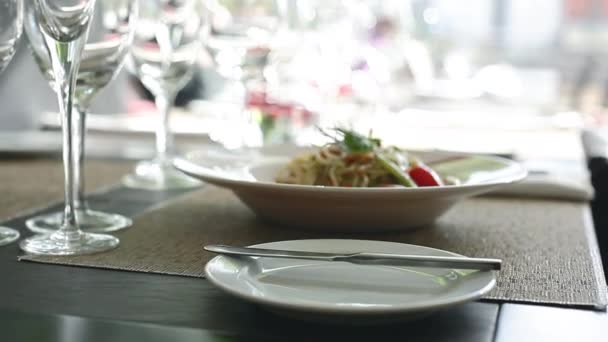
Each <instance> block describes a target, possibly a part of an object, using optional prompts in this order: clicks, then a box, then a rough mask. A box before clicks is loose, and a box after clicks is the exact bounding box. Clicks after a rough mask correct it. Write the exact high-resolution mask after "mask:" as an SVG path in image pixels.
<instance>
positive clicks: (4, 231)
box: [0, 227, 19, 246]
mask: <svg viewBox="0 0 608 342" xmlns="http://www.w3.org/2000/svg"><path fill="white" fill-rule="evenodd" d="M17 239H19V232H18V231H16V230H14V229H11V228H7V227H0V246H4V245H8V244H9V243H11V242H15V241H16V240H17Z"/></svg>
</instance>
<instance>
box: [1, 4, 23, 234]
mask: <svg viewBox="0 0 608 342" xmlns="http://www.w3.org/2000/svg"><path fill="white" fill-rule="evenodd" d="M22 27H23V3H22V2H21V0H8V1H2V2H0V73H2V71H3V70H4V69H5V68H6V66H7V65H8V63H9V62H10V61H11V59H12V58H13V56H14V55H15V50H16V45H17V42H18V41H19V37H20V36H21V31H22ZM17 239H19V232H18V231H16V230H14V229H12V228H8V227H0V246H4V245H7V244H9V243H11V242H14V241H16V240H17Z"/></svg>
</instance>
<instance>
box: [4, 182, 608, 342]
mask: <svg viewBox="0 0 608 342" xmlns="http://www.w3.org/2000/svg"><path fill="white" fill-rule="evenodd" d="M180 194H181V193H179V192H173V193H171V192H167V193H158V192H157V193H154V192H147V191H136V190H129V189H124V188H116V189H112V190H110V191H109V192H105V193H101V194H96V195H93V196H92V197H91V204H92V206H94V207H95V208H98V209H102V210H109V211H116V212H120V213H122V214H125V215H135V214H137V213H141V212H142V211H143V210H146V209H148V208H150V207H151V206H154V205H156V204H158V203H159V202H162V201H165V200H167V199H169V198H173V197H175V196H179V195H180ZM53 209H56V208H52V209H51V210H53ZM7 225H10V226H13V227H16V228H19V229H21V230H22V232H23V233H25V234H27V232H26V230H25V229H24V226H23V219H22V218H17V219H14V220H12V221H9V222H7ZM18 254H19V251H18V247H17V245H16V244H12V245H9V246H5V247H2V248H0V279H1V280H0V296H1V300H0V341H19V340H24V341H27V340H32V341H44V340H48V341H68V340H83V341H84V340H87V341H103V340H112V341H123V340H125V341H126V340H131V341H133V340H147V341H156V340H159V339H158V338H159V336H165V337H167V336H168V337H167V339H166V340H171V341H194V340H196V341H205V340H216V339H217V338H223V337H224V336H226V337H227V338H228V339H231V337H232V338H236V339H239V340H252V339H257V340H260V339H261V340H267V339H271V340H280V341H285V340H303V341H311V340H366V341H369V340H372V339H381V340H408V341H469V342H476V341H480V342H481V341H498V342H503V341H575V340H576V341H608V314H606V313H605V312H592V311H588V310H576V309H566V308H558V307H549V306H542V305H520V304H498V303H490V302H473V303H469V304H465V305H461V306H457V307H454V308H451V309H447V310H444V311H440V312H437V313H434V314H432V315H430V316H428V317H426V318H424V319H421V320H417V321H411V322H400V323H397V324H391V325H382V326H332V325H321V324H312V323H307V322H300V321H295V320H292V319H287V318H283V317H280V316H276V315H274V314H272V313H268V312H266V311H264V310H263V309H261V308H259V307H257V306H255V305H252V304H249V303H246V302H243V301H241V300H238V299H235V298H233V297H230V296H228V295H226V294H224V293H222V292H220V291H219V290H217V289H216V288H214V287H213V286H211V285H210V284H209V282H207V281H206V280H204V279H193V278H186V277H176V276H163V275H156V274H144V273H134V272H123V271H112V270H100V269H91V268H78V267H67V266H56V265H45V264H36V263H28V262H18V261H17V259H16V256H17V255H18ZM26 323H27V325H25V324H26ZM28 329H38V333H39V334H33V335H32V334H31V333H30V332H29V331H28ZM43 335H44V336H43ZM3 336H4V337H7V339H4V337H3ZM66 336H77V337H78V338H76V339H74V337H71V338H67V337H66ZM85 337H86V338H85ZM106 338H107V339H106Z"/></svg>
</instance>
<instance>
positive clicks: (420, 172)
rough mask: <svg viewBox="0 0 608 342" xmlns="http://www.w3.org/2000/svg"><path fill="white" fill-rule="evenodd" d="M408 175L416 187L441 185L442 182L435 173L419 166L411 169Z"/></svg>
mask: <svg viewBox="0 0 608 342" xmlns="http://www.w3.org/2000/svg"><path fill="white" fill-rule="evenodd" d="M408 173H409V175H410V177H412V180H414V182H415V183H416V185H418V186H440V185H443V182H442V181H441V177H439V175H438V174H437V173H435V171H433V170H432V169H431V168H429V167H427V166H424V165H419V166H416V167H413V168H411V169H410V170H409V171H408Z"/></svg>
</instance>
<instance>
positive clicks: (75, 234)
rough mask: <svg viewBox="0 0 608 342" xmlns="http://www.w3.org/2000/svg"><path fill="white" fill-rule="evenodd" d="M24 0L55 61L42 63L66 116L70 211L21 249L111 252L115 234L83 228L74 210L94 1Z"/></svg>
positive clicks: (65, 164)
mask: <svg viewBox="0 0 608 342" xmlns="http://www.w3.org/2000/svg"><path fill="white" fill-rule="evenodd" d="M24 2H25V22H26V26H27V27H29V28H31V29H33V30H35V31H36V32H37V34H36V35H35V37H34V36H31V35H32V33H33V31H32V30H30V29H28V30H26V35H27V36H28V39H31V40H32V41H33V42H36V39H37V37H42V38H43V41H44V44H45V46H46V48H47V49H48V54H49V56H50V61H51V63H50V65H47V64H44V63H39V66H40V68H41V70H42V72H43V74H46V73H47V72H48V70H49V69H50V70H51V72H52V73H53V79H54V82H53V89H54V90H55V92H56V93H57V99H58V104H59V109H60V112H61V116H62V120H61V126H62V136H63V170H64V180H65V188H64V195H65V209H64V218H63V224H62V225H61V228H59V230H57V231H55V232H53V233H50V234H45V235H37V236H34V237H30V238H28V239H25V240H22V241H21V243H20V247H21V249H22V250H24V251H25V252H28V253H32V254H42V255H76V254H88V253H95V252H101V251H106V250H109V249H112V248H115V247H116V246H118V243H119V240H118V239H117V238H116V237H113V236H111V235H103V234H93V233H84V232H83V231H81V230H80V226H79V224H78V217H77V216H76V214H75V208H76V198H75V196H74V194H75V193H76V191H75V187H74V185H75V183H74V180H75V178H76V173H75V172H74V170H76V167H77V165H76V164H77V158H76V156H75V154H74V148H73V147H74V138H75V137H74V132H75V128H74V116H73V107H74V91H75V89H76V79H77V76H78V68H79V65H80V56H81V54H82V51H83V48H84V46H85V43H86V40H87V35H88V31H89V28H90V25H91V18H92V17H93V12H94V8H95V0H29V1H24Z"/></svg>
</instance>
